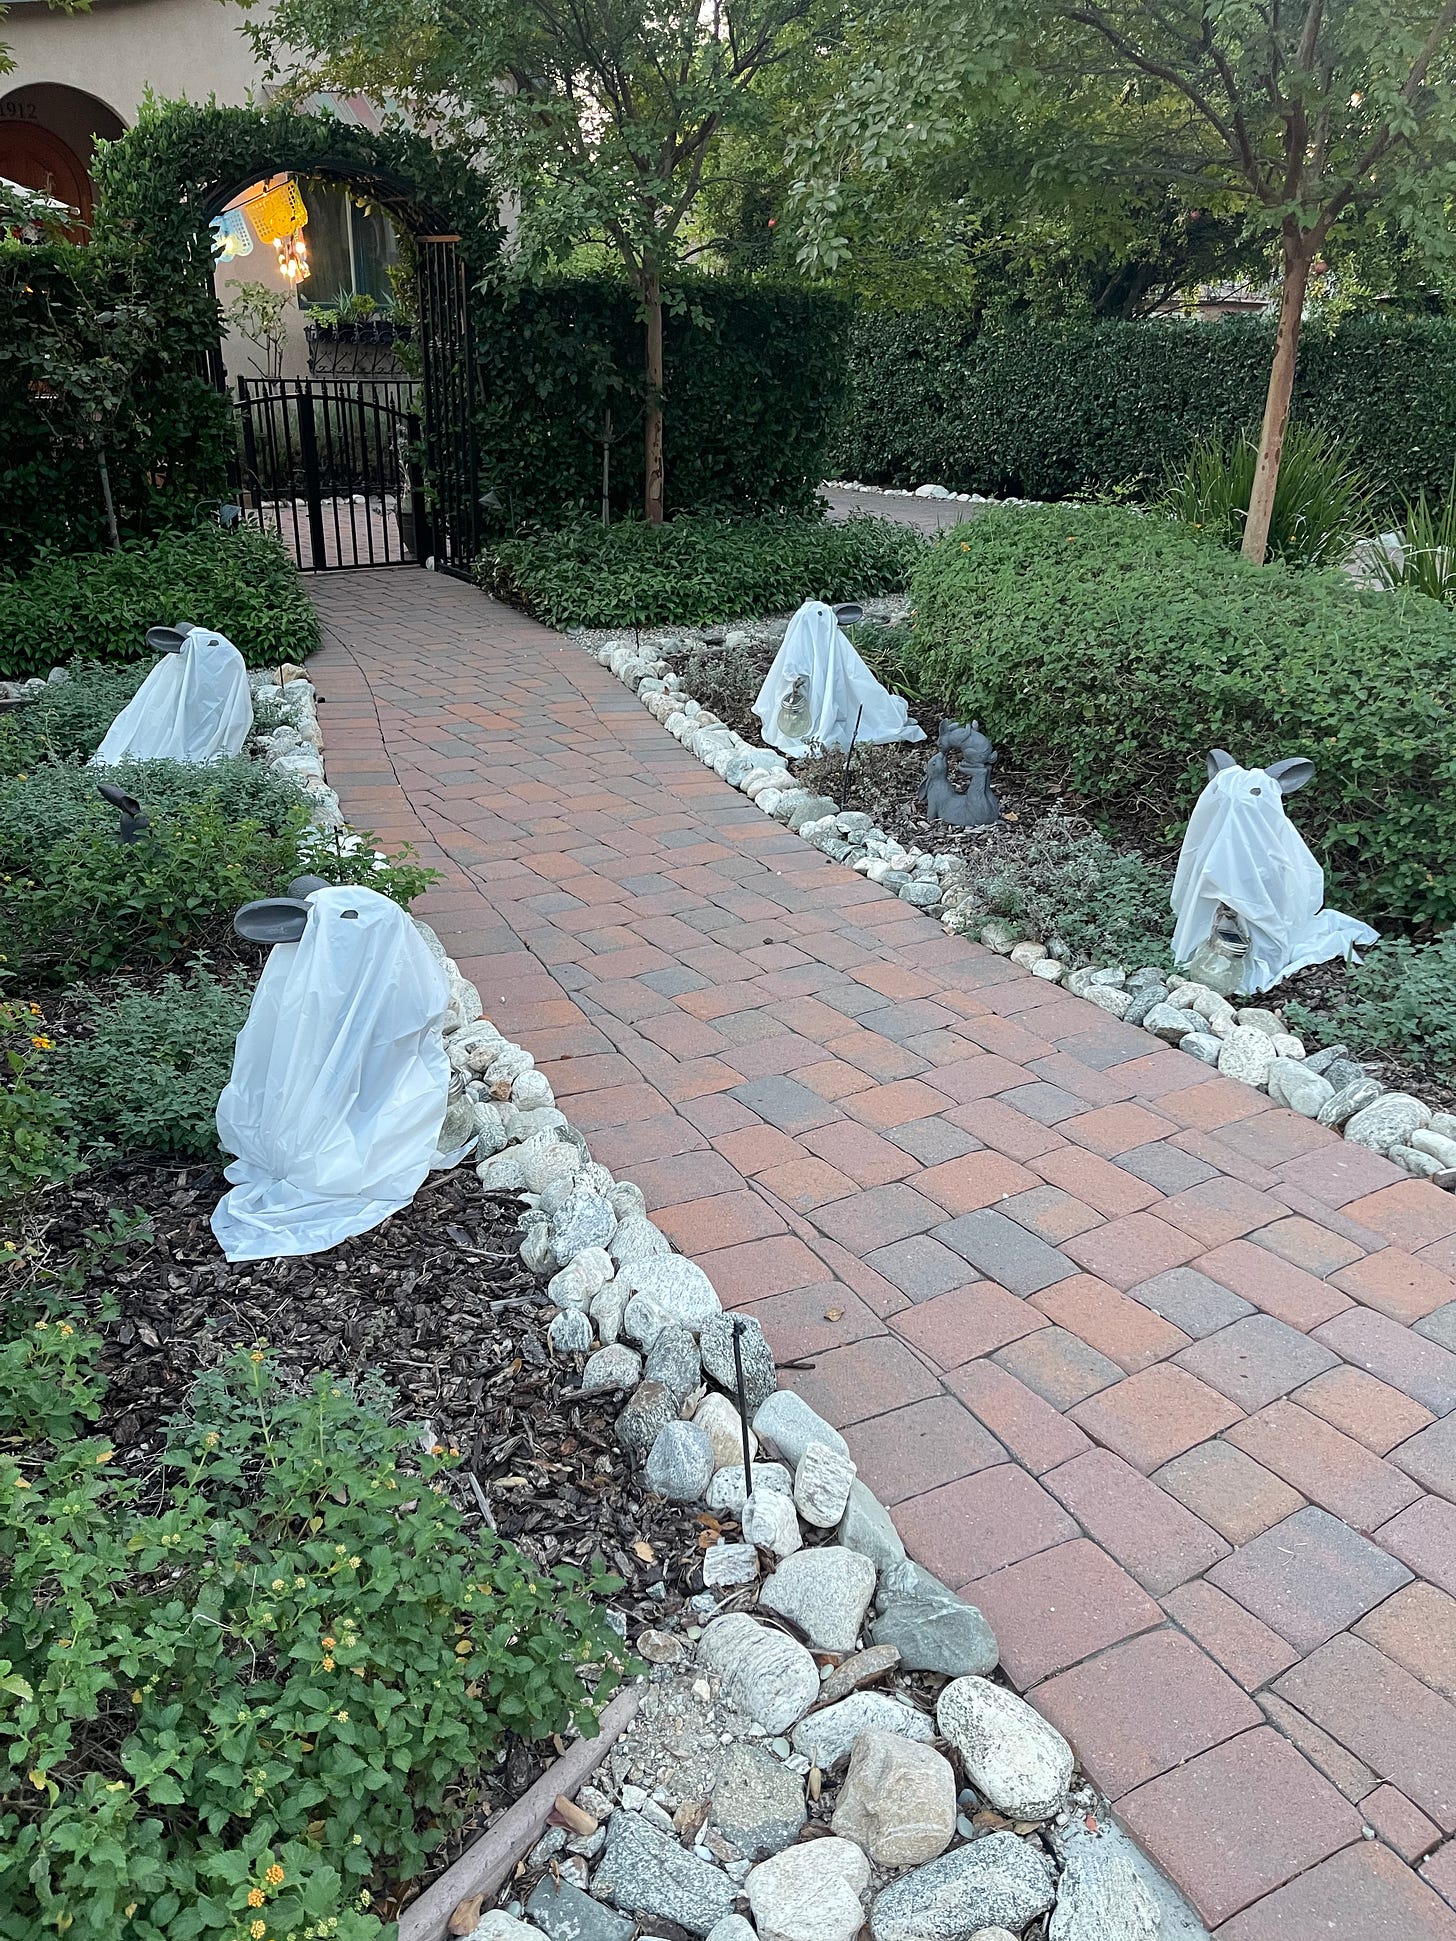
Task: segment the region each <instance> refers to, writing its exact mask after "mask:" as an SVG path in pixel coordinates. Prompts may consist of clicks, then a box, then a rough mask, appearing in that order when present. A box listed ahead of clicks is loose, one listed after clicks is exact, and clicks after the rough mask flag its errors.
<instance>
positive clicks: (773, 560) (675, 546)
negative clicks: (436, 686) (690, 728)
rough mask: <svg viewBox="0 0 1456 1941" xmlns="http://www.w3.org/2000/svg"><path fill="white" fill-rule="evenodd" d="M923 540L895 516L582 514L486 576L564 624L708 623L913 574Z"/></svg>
mask: <svg viewBox="0 0 1456 1941" xmlns="http://www.w3.org/2000/svg"><path fill="white" fill-rule="evenodd" d="M920 548H921V541H920V540H919V539H918V537H917V536H916V535H915V534H914V533H912V532H910V531H909V530H908V529H907V528H906V527H904V526H896V525H893V524H891V522H890V521H889V520H887V519H866V518H854V519H847V520H844V521H843V522H840V523H833V524H831V523H830V522H829V521H827V520H821V519H812V518H798V517H794V516H791V515H788V514H779V515H770V516H767V517H764V518H757V519H727V518H713V517H709V516H707V515H704V516H702V517H692V518H682V519H673V520H670V521H669V522H668V523H667V524H666V525H664V526H648V525H645V524H642V523H641V522H640V521H637V520H624V521H623V522H622V524H620V525H616V526H601V525H594V524H591V523H588V522H585V521H584V522H583V523H582V524H580V525H576V526H568V527H566V528H565V529H564V530H563V531H560V532H547V533H541V534H538V535H537V536H535V537H533V538H526V539H511V540H506V541H504V542H503V543H501V544H500V545H498V546H496V547H495V548H494V549H493V550H492V551H491V552H489V553H487V554H486V556H485V557H484V558H483V559H482V561H481V562H480V566H479V569H478V577H479V579H480V581H481V583H482V585H485V586H488V587H489V588H490V589H491V591H492V592H494V593H496V594H497V595H498V596H499V597H500V598H502V599H506V600H510V601H512V602H513V603H514V604H516V605H519V606H523V607H524V608H525V609H526V611H527V612H528V613H533V614H535V616H536V617H537V619H538V620H545V621H547V622H548V623H549V624H550V625H551V626H555V627H633V626H641V627H648V626H703V625H706V624H708V623H709V622H711V621H715V620H731V619H734V618H735V617H737V616H740V615H744V614H752V613H782V612H785V611H786V610H788V609H791V608H793V607H797V606H799V605H801V604H802V602H803V601H805V600H831V601H833V600H852V599H860V598H865V597H868V596H870V595H873V594H876V593H885V592H889V591H892V590H894V589H896V588H899V587H902V586H904V584H905V580H906V575H907V574H908V572H909V569H910V564H911V561H912V560H913V559H914V558H915V556H916V554H917V553H918V552H919V551H920Z"/></svg>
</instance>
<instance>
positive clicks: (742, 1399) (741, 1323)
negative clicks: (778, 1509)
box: [733, 1314, 753, 1496]
mask: <svg viewBox="0 0 1456 1941" xmlns="http://www.w3.org/2000/svg"><path fill="white" fill-rule="evenodd" d="M747 1325H748V1324H747V1322H746V1321H745V1320H744V1319H743V1316H742V1315H741V1314H735V1315H734V1317H733V1374H734V1377H735V1379H736V1381H737V1383H738V1421H739V1426H740V1427H741V1428H742V1430H743V1493H744V1495H745V1496H751V1495H752V1494H753V1455H752V1452H751V1450H750V1448H749V1441H748V1392H747V1389H746V1387H745V1385H744V1381H743V1336H744V1331H745V1329H746V1328H747Z"/></svg>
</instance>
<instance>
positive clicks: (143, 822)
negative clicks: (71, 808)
mask: <svg viewBox="0 0 1456 1941" xmlns="http://www.w3.org/2000/svg"><path fill="white" fill-rule="evenodd" d="M96 786H97V788H98V790H99V791H100V794H101V799H102V800H103V801H104V802H109V803H110V804H111V806H112V808H113V809H115V810H116V811H117V813H118V814H119V815H120V817H121V828H120V829H119V830H118V832H117V840H118V842H122V843H126V844H128V845H130V844H131V843H134V842H136V841H137V839H138V838H139V837H141V836H144V835H145V834H146V833H147V831H148V829H150V828H151V826H152V825H151V823H150V821H149V820H148V819H147V817H146V816H144V815H143V814H142V805H141V803H140V802H138V801H137V799H136V797H135V796H134V795H128V794H127V792H126V790H125V789H119V788H118V787H117V786H116V784H115V782H98V783H97V785H96Z"/></svg>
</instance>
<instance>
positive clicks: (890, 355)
mask: <svg viewBox="0 0 1456 1941" xmlns="http://www.w3.org/2000/svg"><path fill="white" fill-rule="evenodd" d="M1271 349H1272V325H1271V324H1269V323H1268V322H1267V321H1262V320H1255V321H1248V320H1228V321H1225V322H1222V323H1191V322H1188V323H1185V322H1174V321H1172V320H1168V319H1163V320H1154V321H1148V322H1140V323H1100V324H1075V323H1067V324H1050V323H1049V324H1038V325H1025V326H1020V327H1017V328H1014V329H1007V330H1004V331H983V330H982V329H981V328H980V326H979V325H978V323H977V322H976V320H975V319H974V318H970V317H966V316H962V315H960V314H958V313H956V312H954V311H946V310H916V311H912V312H898V311H892V310H880V311H869V312H864V313H861V314H860V315H859V316H858V317H856V319H855V322H854V326H853V329H852V332H851V336H850V354H849V385H848V392H847V395H846V400H845V408H844V412H843V415H842V417H841V420H840V425H839V429H838V431H837V432H836V434H835V439H834V443H833V446H832V448H831V454H830V462H831V465H832V467H833V470H834V474H835V475H836V476H838V477H840V478H856V479H864V480H865V481H866V482H868V483H871V484H876V485H908V486H915V485H922V484H924V483H926V482H928V481H936V482H938V483H940V484H942V485H946V486H949V487H950V488H951V489H952V490H955V491H961V492H985V493H990V494H993V495H1014V496H1017V497H1021V498H1030V499H1065V498H1069V497H1071V496H1073V495H1074V494H1077V493H1086V492H1096V491H1099V490H1102V489H1104V488H1107V487H1109V486H1115V485H1120V484H1123V483H1125V482H1126V481H1128V480H1133V479H1139V480H1142V481H1143V482H1144V483H1145V484H1147V485H1155V484H1156V482H1157V481H1158V479H1159V478H1160V477H1161V476H1162V473H1163V472H1164V470H1165V469H1166V467H1167V466H1169V465H1179V464H1181V463H1182V462H1183V460H1184V458H1185V457H1186V456H1187V454H1188V450H1189V448H1190V446H1191V445H1192V444H1193V442H1194V440H1195V439H1198V438H1206V437H1215V438H1233V437H1236V436H1237V435H1238V434H1239V433H1240V432H1241V431H1244V430H1247V429H1248V428H1249V427H1250V426H1255V425H1257V424H1258V423H1259V422H1260V420H1261V418H1262V416H1263V410H1264V392H1265V388H1266V386H1267V384H1268V380H1269V359H1270V355H1271ZM1294 414H1295V417H1296V419H1298V420H1301V421H1303V422H1305V423H1307V424H1310V425H1312V426H1315V427H1317V428H1319V429H1321V430H1323V431H1326V432H1329V433H1332V434H1334V435H1336V436H1338V437H1339V438H1340V439H1341V440H1342V441H1344V443H1345V444H1346V446H1347V448H1348V450H1349V452H1350V455H1351V457H1352V458H1353V459H1355V460H1356V461H1357V462H1358V463H1359V464H1360V466H1361V467H1362V469H1363V470H1365V471H1366V472H1367V473H1369V475H1370V476H1371V477H1372V478H1374V479H1375V480H1377V481H1378V482H1379V484H1380V485H1381V487H1382V488H1383V489H1384V490H1385V492H1386V493H1387V494H1388V496H1389V502H1390V504H1391V505H1392V506H1396V505H1398V504H1399V503H1400V502H1401V501H1402V499H1404V498H1407V497H1409V498H1415V497H1416V496H1417V495H1418V494H1419V493H1420V492H1421V491H1422V490H1424V491H1425V492H1426V493H1427V494H1428V496H1430V497H1431V498H1433V499H1434V498H1436V497H1438V496H1439V495H1440V494H1441V493H1442V492H1443V491H1444V490H1445V487H1446V485H1447V483H1448V481H1449V480H1450V477H1451V461H1452V457H1453V454H1456V319H1447V318H1435V317H1432V318H1419V319H1397V318H1393V317H1378V318H1362V319H1359V320H1354V321H1350V322H1347V323H1342V324H1340V325H1339V326H1338V327H1337V328H1335V329H1321V328H1317V327H1314V326H1307V327H1306V329H1305V331H1304V334H1303V337H1302V339H1301V341H1300V347H1299V372H1298V376H1297V378H1296V381H1295V389H1294Z"/></svg>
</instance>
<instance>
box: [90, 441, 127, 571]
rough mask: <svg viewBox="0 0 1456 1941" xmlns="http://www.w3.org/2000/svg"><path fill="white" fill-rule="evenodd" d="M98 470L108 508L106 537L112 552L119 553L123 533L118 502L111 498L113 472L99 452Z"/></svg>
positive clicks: (103, 500)
mask: <svg viewBox="0 0 1456 1941" xmlns="http://www.w3.org/2000/svg"><path fill="white" fill-rule="evenodd" d="M96 470H97V472H98V473H99V474H100V477H101V499H102V503H103V504H104V505H105V507H106V536H107V538H108V539H109V540H110V541H111V550H112V552H114V553H119V552H120V551H121V533H120V532H119V530H118V529H117V524H116V501H115V500H114V499H113V498H112V496H111V470H110V467H109V466H108V465H107V463H106V454H105V452H100V451H99V452H97V454H96Z"/></svg>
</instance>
